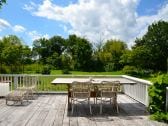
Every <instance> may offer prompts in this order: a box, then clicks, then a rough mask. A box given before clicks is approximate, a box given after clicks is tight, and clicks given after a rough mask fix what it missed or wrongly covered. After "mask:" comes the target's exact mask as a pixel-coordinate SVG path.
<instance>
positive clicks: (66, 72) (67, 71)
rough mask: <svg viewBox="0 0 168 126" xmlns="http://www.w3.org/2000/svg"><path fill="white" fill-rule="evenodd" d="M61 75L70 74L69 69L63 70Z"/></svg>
mask: <svg viewBox="0 0 168 126" xmlns="http://www.w3.org/2000/svg"><path fill="white" fill-rule="evenodd" d="M62 74H70V71H69V69H63V70H62Z"/></svg>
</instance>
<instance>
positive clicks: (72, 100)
mask: <svg viewBox="0 0 168 126" xmlns="http://www.w3.org/2000/svg"><path fill="white" fill-rule="evenodd" d="M71 107H72V108H71V109H72V110H71V114H72V115H73V110H74V99H71Z"/></svg>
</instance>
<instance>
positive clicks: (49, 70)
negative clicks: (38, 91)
mask: <svg viewBox="0 0 168 126" xmlns="http://www.w3.org/2000/svg"><path fill="white" fill-rule="evenodd" d="M41 73H42V74H50V73H51V68H50V66H48V65H46V66H44V67H43V69H42V71H41Z"/></svg>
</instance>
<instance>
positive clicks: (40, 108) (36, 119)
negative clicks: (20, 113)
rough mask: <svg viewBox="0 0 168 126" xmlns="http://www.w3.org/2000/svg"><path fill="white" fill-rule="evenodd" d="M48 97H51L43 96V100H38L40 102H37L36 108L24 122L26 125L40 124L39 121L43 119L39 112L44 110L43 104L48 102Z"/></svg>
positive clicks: (35, 125)
mask: <svg viewBox="0 0 168 126" xmlns="http://www.w3.org/2000/svg"><path fill="white" fill-rule="evenodd" d="M50 98H51V97H45V98H44V100H42V101H41V102H40V103H41V104H40V105H39V104H38V106H37V108H38V109H37V110H36V111H35V112H34V114H33V115H32V117H31V118H30V120H28V122H27V123H26V124H25V125H26V126H38V125H39V126H41V123H40V121H43V116H41V115H40V113H41V112H43V111H44V106H45V105H46V104H47V103H48V101H49V100H50ZM39 119H40V120H39ZM38 123H39V124H38Z"/></svg>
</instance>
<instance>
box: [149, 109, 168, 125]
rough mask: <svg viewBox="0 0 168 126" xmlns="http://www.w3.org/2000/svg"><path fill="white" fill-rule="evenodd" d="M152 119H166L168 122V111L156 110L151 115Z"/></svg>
mask: <svg viewBox="0 0 168 126" xmlns="http://www.w3.org/2000/svg"><path fill="white" fill-rule="evenodd" d="M150 119H152V120H157V121H164V122H167V123H168V113H165V112H164V113H163V112H156V113H154V114H153V115H151V116H150Z"/></svg>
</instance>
